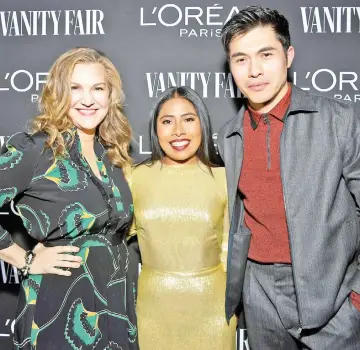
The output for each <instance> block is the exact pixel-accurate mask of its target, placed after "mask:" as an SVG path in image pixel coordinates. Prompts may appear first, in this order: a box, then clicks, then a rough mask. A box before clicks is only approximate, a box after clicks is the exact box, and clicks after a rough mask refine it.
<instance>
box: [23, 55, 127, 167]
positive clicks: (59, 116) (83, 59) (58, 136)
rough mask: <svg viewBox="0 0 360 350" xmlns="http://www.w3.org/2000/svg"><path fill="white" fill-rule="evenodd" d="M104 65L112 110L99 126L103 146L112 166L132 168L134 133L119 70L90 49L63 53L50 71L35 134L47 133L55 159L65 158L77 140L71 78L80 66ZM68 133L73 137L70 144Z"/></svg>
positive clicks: (33, 122)
mask: <svg viewBox="0 0 360 350" xmlns="http://www.w3.org/2000/svg"><path fill="white" fill-rule="evenodd" d="M92 63H100V64H102V65H103V66H104V68H105V71H106V82H107V84H108V88H109V91H110V105H109V111H108V114H107V115H106V117H105V118H104V120H103V121H102V123H101V124H100V125H99V126H98V136H99V138H100V141H101V143H102V144H103V145H104V146H106V147H108V152H107V154H108V157H109V160H110V162H111V163H112V164H114V165H115V166H118V167H121V168H127V167H129V166H130V165H131V163H132V162H131V158H130V155H129V146H130V141H131V138H132V131H131V127H130V124H129V122H128V119H127V118H126V117H125V115H124V113H123V102H124V97H125V96H124V92H123V89H122V82H121V79H120V76H119V73H118V71H117V70H116V68H115V66H114V65H113V63H112V62H111V61H110V60H109V59H108V58H107V57H106V56H105V55H104V54H102V53H101V52H99V51H97V50H94V49H90V48H75V49H71V50H69V51H67V52H65V53H64V54H62V55H61V56H60V57H59V58H58V59H57V60H56V61H55V63H54V64H53V66H52V67H51V69H50V71H49V75H48V78H47V82H46V84H45V85H44V88H43V91H42V94H41V97H40V100H39V108H40V113H41V114H40V115H38V116H37V117H35V118H34V120H33V121H32V124H31V127H30V128H31V132H33V133H36V132H41V131H42V132H45V133H46V134H47V135H48V139H47V141H46V146H45V147H47V148H50V149H51V150H52V151H53V154H54V157H56V156H64V155H65V153H66V150H67V148H68V147H69V146H71V144H72V143H73V141H74V135H73V133H72V129H73V128H74V124H73V122H72V120H71V119H70V117H69V116H68V112H69V108H70V99H71V86H70V79H71V76H72V73H73V71H74V67H75V65H76V64H92ZM65 133H70V135H72V137H71V139H70V141H69V142H68V143H67V142H66V141H65V138H64V134H65Z"/></svg>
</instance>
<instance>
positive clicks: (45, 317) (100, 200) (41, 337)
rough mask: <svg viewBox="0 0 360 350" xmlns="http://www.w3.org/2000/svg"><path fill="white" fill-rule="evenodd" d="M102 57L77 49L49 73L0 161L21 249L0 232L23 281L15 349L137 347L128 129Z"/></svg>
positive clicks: (2, 253)
mask: <svg viewBox="0 0 360 350" xmlns="http://www.w3.org/2000/svg"><path fill="white" fill-rule="evenodd" d="M123 97H124V96H123V91H122V84H121V80H120V77H119V75H118V73H117V71H116V68H115V67H114V65H113V64H112V63H111V62H110V60H109V59H108V58H106V57H105V56H104V55H103V54H101V53H99V52H98V51H95V50H92V49H89V48H77V49H73V50H70V51H68V52H66V53H65V54H63V55H62V56H60V57H59V58H58V59H57V60H56V62H55V63H54V65H53V66H52V68H51V69H50V72H49V76H48V81H47V83H46V85H45V87H44V90H43V93H42V97H41V102H40V107H41V115H39V116H37V117H36V118H35V120H34V121H33V123H32V132H31V133H30V134H27V133H18V134H15V135H13V136H12V137H11V138H10V139H9V141H8V142H7V143H6V147H5V150H3V152H2V154H1V155H0V207H1V206H3V205H4V204H6V203H7V202H9V201H10V200H12V199H14V198H16V197H17V198H16V199H17V200H18V201H17V206H16V207H17V210H18V212H19V214H20V216H21V218H22V220H23V223H24V226H25V228H26V229H27V232H28V233H29V234H30V235H31V236H32V237H33V238H35V239H36V240H37V241H38V242H39V244H37V245H36V247H35V248H34V250H32V251H28V252H26V251H24V250H23V249H22V248H21V247H19V246H18V245H17V244H15V243H14V242H13V241H12V239H11V236H10V235H9V233H8V232H6V231H5V230H4V229H3V228H1V227H0V258H1V259H3V260H5V261H7V262H8V263H10V264H13V265H14V266H16V267H17V268H18V269H19V271H20V273H21V274H22V275H23V282H22V288H21V291H20V295H19V302H18V310H17V316H16V323H15V337H14V338H15V339H14V345H15V348H16V349H39V350H50V349H83V350H84V349H101V350H102V349H122V350H127V349H138V345H137V330H136V320H135V312H134V299H133V285H132V282H131V281H130V280H129V278H128V276H127V266H128V250H127V246H126V232H127V230H128V227H129V224H130V222H131V220H132V212H133V209H132V208H133V206H132V198H131V194H130V190H129V188H128V185H127V182H126V181H125V178H124V174H123V171H122V169H123V168H124V167H127V166H128V165H130V163H131V160H130V157H129V154H128V146H129V142H130V138H131V129H130V126H129V124H128V121H127V119H126V117H125V116H124V115H123V113H122V101H123Z"/></svg>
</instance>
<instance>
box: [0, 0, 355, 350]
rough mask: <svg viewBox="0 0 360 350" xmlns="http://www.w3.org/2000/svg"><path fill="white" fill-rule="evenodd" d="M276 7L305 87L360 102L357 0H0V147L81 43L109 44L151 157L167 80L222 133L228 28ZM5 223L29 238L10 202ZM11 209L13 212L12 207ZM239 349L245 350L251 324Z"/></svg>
mask: <svg viewBox="0 0 360 350" xmlns="http://www.w3.org/2000/svg"><path fill="white" fill-rule="evenodd" d="M252 4H259V5H263V6H267V7H272V8H276V9H278V10H279V11H280V12H281V13H283V14H284V15H285V16H286V17H287V18H288V20H289V22H290V27H291V34H292V43H293V45H294V46H295V49H296V58H295V62H294V65H293V67H292V70H291V71H290V73H289V79H290V80H292V81H293V82H294V83H295V84H296V85H297V86H299V87H301V88H302V89H304V90H309V91H311V92H314V93H318V94H323V95H326V96H330V97H333V98H337V99H342V100H346V101H353V102H359V101H360V92H359V91H358V89H359V87H360V82H359V77H358V72H359V59H358V58H359V57H360V1H359V0H352V1H350V0H311V1H310V0H299V1H295V0H293V1H289V0H256V3H252V2H251V1H243V0H238V1H235V0H226V1H222V2H214V1H207V0H197V1H194V0H192V1H190V0H181V1H180V0H174V1H173V2H171V1H169V0H167V1H165V0H137V1H133V0H101V1H98V0H51V1H48V0H32V1H25V0H1V2H0V144H1V145H2V144H3V143H4V142H5V141H6V138H7V137H8V136H10V135H11V134H13V133H15V132H18V131H22V130H24V128H25V125H26V122H27V121H28V120H29V119H31V118H32V117H33V116H34V115H35V114H36V113H37V100H38V96H39V94H40V92H41V89H42V87H43V84H44V82H45V81H46V76H47V71H48V69H49V67H50V66H51V64H52V63H53V62H54V60H55V59H56V58H57V57H58V56H59V55H60V54H61V53H63V52H65V51H67V50H68V49H70V48H73V47H76V46H89V47H93V48H96V49H100V50H102V51H104V52H105V53H106V54H107V55H108V56H109V57H110V58H111V60H112V61H113V62H114V63H115V65H116V66H117V68H118V70H119V71H120V74H121V76H122V79H123V82H124V88H125V92H126V96H127V99H126V112H127V115H128V117H129V119H130V122H131V125H132V127H133V129H134V138H135V140H134V142H136V143H137V145H138V147H137V148H138V156H139V157H140V158H144V157H146V156H147V155H148V154H149V145H148V136H147V125H148V115H149V111H150V108H151V106H152V104H153V103H154V101H155V99H156V97H157V96H158V95H159V94H160V93H161V92H162V91H164V90H165V89H166V88H167V87H169V86H173V85H188V86H191V87H192V88H194V89H195V90H196V91H197V92H198V93H199V94H200V95H201V96H202V97H203V98H204V100H205V102H206V105H207V106H208V108H209V110H210V113H211V117H212V122H213V128H214V132H215V134H214V139H215V141H216V131H217V130H219V128H220V126H221V125H222V124H223V123H225V122H226V121H227V120H229V119H230V118H232V117H233V116H234V114H235V113H236V111H237V110H238V108H239V99H238V97H239V96H240V93H239V91H238V90H237V88H236V86H235V84H234V82H233V80H232V77H231V74H230V73H229V70H228V67H227V63H226V57H225V54H224V52H223V49H222V46H221V42H220V39H219V36H220V31H221V27H222V25H223V24H224V23H225V22H226V21H227V20H228V19H229V18H230V17H231V16H232V15H234V14H235V13H237V12H238V11H239V10H240V9H241V8H243V7H245V6H247V5H252ZM3 211H4V212H3V213H1V215H0V223H1V224H2V225H4V226H6V227H9V229H11V230H12V231H13V232H14V236H15V239H16V240H17V241H18V242H19V243H20V244H22V245H24V246H26V245H28V244H31V242H29V241H28V240H26V234H25V233H24V231H23V228H22V225H21V223H19V222H18V220H17V218H16V217H15V216H14V215H12V214H11V210H10V208H5V209H4V210H3ZM8 212H9V214H8ZM0 270H1V271H0V349H1V350H5V349H10V348H11V337H12V333H13V325H14V322H13V320H14V311H15V308H16V295H17V291H18V288H19V278H18V275H17V271H16V269H14V268H13V267H12V266H9V265H7V264H5V263H4V262H3V261H0ZM237 346H238V349H244V350H249V346H248V343H247V341H246V331H245V330H244V329H240V330H239V333H238V345H237Z"/></svg>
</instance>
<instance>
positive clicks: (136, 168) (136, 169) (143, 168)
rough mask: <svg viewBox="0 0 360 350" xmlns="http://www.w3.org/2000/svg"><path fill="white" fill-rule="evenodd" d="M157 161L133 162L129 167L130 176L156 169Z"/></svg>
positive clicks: (151, 171) (140, 174)
mask: <svg viewBox="0 0 360 350" xmlns="http://www.w3.org/2000/svg"><path fill="white" fill-rule="evenodd" d="M158 168H159V166H158V162H155V163H153V164H151V163H139V164H135V165H133V166H132V168H131V174H132V176H142V175H143V174H149V173H153V172H156V171H157V170H158Z"/></svg>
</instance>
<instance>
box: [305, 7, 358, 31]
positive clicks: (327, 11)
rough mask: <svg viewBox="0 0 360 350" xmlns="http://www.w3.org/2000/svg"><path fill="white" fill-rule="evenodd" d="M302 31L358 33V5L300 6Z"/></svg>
mask: <svg viewBox="0 0 360 350" xmlns="http://www.w3.org/2000/svg"><path fill="white" fill-rule="evenodd" d="M300 10H301V17H302V23H303V27H304V33H319V34H325V33H360V7H353V6H352V7H341V6H333V7H300Z"/></svg>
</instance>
